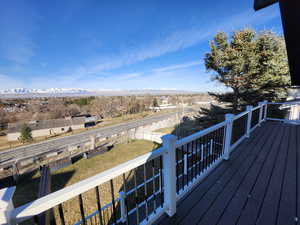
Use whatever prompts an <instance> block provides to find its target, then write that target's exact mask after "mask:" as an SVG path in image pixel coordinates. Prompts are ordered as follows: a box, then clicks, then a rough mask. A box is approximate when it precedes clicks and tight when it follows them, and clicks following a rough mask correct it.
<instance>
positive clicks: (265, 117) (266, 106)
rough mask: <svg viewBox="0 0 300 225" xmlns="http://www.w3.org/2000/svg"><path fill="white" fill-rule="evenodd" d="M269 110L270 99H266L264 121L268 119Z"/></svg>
mask: <svg viewBox="0 0 300 225" xmlns="http://www.w3.org/2000/svg"><path fill="white" fill-rule="evenodd" d="M267 112H268V101H265V112H264V119H263V121H266V120H267Z"/></svg>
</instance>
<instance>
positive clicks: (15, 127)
mask: <svg viewBox="0 0 300 225" xmlns="http://www.w3.org/2000/svg"><path fill="white" fill-rule="evenodd" d="M26 124H27V125H28V126H29V127H30V128H31V130H41V129H51V128H57V127H68V126H72V125H83V124H85V117H76V118H68V119H65V118H64V119H54V120H35V121H30V122H29V123H26ZM23 125H24V123H9V124H8V133H15V132H20V130H21V127H22V126H23Z"/></svg>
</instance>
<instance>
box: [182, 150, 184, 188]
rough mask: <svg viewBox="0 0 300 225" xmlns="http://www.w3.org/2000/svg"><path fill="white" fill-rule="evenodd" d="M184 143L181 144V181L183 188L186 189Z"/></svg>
mask: <svg viewBox="0 0 300 225" xmlns="http://www.w3.org/2000/svg"><path fill="white" fill-rule="evenodd" d="M183 149H184V145H183V146H181V182H182V190H184V150H183Z"/></svg>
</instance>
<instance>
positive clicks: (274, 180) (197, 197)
mask: <svg viewBox="0 0 300 225" xmlns="http://www.w3.org/2000/svg"><path fill="white" fill-rule="evenodd" d="M299 143H300V126H296V125H287V124H284V123H280V122H266V123H263V124H262V127H259V128H257V129H256V130H255V131H254V132H253V133H252V134H251V137H250V138H248V139H246V140H245V141H243V142H242V143H241V144H240V145H239V146H238V147H237V148H236V150H235V151H234V152H232V154H231V156H230V160H229V161H226V162H222V163H221V164H220V165H219V166H218V167H217V168H216V169H215V170H214V171H213V172H212V173H211V174H209V175H208V177H207V178H206V179H205V180H203V182H201V183H200V184H199V185H198V186H197V187H196V188H195V189H194V190H193V191H191V192H190V193H189V194H187V195H186V196H185V197H184V198H183V199H182V200H181V201H180V202H179V203H178V205H177V213H176V215H175V216H173V217H171V218H169V217H167V216H163V217H162V218H161V219H160V220H159V221H158V222H157V224H159V225H164V224H180V225H185V224H186V225H191V224H201V225H214V224H218V225H232V224H240V225H250V224H257V225H266V224H279V225H290V224H293V225H295V224H300V221H298V220H299V219H298V217H299V216H300V186H299V185H300V183H299V182H300V152H298V151H297V150H298V149H299Z"/></svg>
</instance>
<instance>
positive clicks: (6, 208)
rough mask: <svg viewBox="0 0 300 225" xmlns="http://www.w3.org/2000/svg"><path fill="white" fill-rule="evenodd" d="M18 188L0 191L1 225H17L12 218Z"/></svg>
mask: <svg viewBox="0 0 300 225" xmlns="http://www.w3.org/2000/svg"><path fill="white" fill-rule="evenodd" d="M15 190H16V187H8V188H4V189H1V190H0V225H4V224H6V225H12V224H15V223H14V220H13V219H12V218H11V213H12V210H13V209H14V205H13V202H12V198H13V195H14V192H15Z"/></svg>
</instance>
